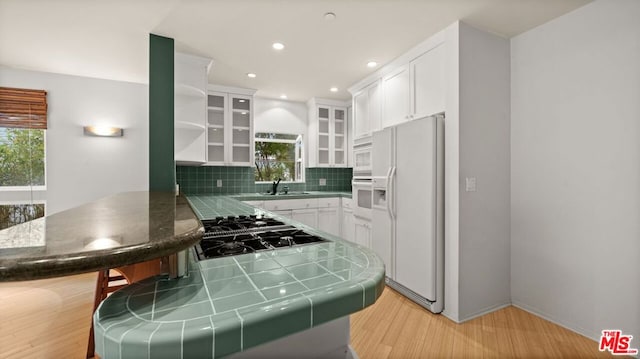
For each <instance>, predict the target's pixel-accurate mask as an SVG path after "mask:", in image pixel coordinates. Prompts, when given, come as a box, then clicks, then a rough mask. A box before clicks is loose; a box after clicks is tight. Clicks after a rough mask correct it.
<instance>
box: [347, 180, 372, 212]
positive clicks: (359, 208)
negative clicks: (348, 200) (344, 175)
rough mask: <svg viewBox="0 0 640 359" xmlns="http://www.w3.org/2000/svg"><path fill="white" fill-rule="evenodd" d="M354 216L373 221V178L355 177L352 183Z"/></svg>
mask: <svg viewBox="0 0 640 359" xmlns="http://www.w3.org/2000/svg"><path fill="white" fill-rule="evenodd" d="M351 188H352V196H353V214H354V215H355V216H358V217H361V218H365V219H368V220H371V208H372V200H373V183H372V182H371V177H366V176H364V177H362V176H354V177H353V180H352V181H351Z"/></svg>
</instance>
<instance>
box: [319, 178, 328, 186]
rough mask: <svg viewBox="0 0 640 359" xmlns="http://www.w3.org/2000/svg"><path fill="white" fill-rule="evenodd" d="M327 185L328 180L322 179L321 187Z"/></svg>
mask: <svg viewBox="0 0 640 359" xmlns="http://www.w3.org/2000/svg"><path fill="white" fill-rule="evenodd" d="M326 185H327V179H326V178H320V186H326Z"/></svg>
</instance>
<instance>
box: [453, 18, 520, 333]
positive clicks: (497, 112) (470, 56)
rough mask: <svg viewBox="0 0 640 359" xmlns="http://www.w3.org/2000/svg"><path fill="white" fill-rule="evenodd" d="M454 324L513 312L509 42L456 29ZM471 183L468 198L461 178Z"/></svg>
mask: <svg viewBox="0 0 640 359" xmlns="http://www.w3.org/2000/svg"><path fill="white" fill-rule="evenodd" d="M459 31H460V41H459V51H460V59H459V66H460V75H459V76H460V77H459V81H460V85H459V86H460V93H459V96H460V97H459V105H460V108H459V111H460V115H459V116H460V120H459V121H460V124H459V126H460V129H459V131H460V133H459V136H460V138H459V141H460V142H459V146H460V148H459V151H460V158H459V161H460V169H459V171H460V172H459V179H458V178H456V179H453V180H459V181H460V182H459V189H460V194H459V201H460V202H459V205H460V213H459V216H460V223H459V226H460V227H459V236H460V239H459V258H458V260H459V269H458V270H459V283H458V287H459V294H458V295H459V308H458V311H459V319H460V321H464V320H469V319H471V318H473V317H476V316H478V315H482V314H484V313H486V312H490V311H493V310H496V309H498V308H501V307H504V306H507V305H509V304H511V289H510V276H509V272H510V256H511V255H510V250H509V236H510V233H509V222H510V216H509V215H510V213H509V212H510V209H509V206H510V203H509V202H510V199H509V195H510V193H509V192H510V190H509V187H510V186H509V183H510V182H509V177H510V173H509V172H510V171H509V168H510V156H509V135H510V134H509V117H510V111H509V102H510V83H509V76H510V73H509V59H510V56H509V40H507V39H505V38H502V37H499V36H496V35H493V34H490V33H487V32H484V31H481V30H478V29H476V28H473V27H471V26H469V25H466V24H464V23H460V29H459ZM467 177H473V178H475V179H476V183H477V189H476V191H474V192H467V191H466V189H465V178H467Z"/></svg>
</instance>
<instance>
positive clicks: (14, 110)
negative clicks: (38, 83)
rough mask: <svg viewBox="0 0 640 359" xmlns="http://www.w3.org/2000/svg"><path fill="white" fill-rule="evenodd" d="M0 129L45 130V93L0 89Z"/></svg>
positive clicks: (7, 88)
mask: <svg viewBox="0 0 640 359" xmlns="http://www.w3.org/2000/svg"><path fill="white" fill-rule="evenodd" d="M0 127H13V128H34V129H42V130H45V129H46V128H47V91H44V90H28V89H19V88H11V87H0Z"/></svg>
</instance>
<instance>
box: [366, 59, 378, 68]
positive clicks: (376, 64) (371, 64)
mask: <svg viewBox="0 0 640 359" xmlns="http://www.w3.org/2000/svg"><path fill="white" fill-rule="evenodd" d="M376 66H378V63H377V62H375V61H369V62H367V67H370V68H374V67H376Z"/></svg>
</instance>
